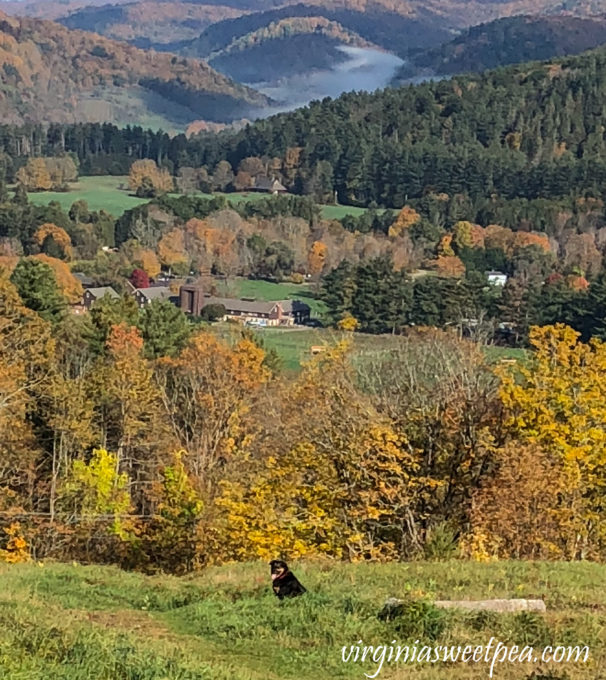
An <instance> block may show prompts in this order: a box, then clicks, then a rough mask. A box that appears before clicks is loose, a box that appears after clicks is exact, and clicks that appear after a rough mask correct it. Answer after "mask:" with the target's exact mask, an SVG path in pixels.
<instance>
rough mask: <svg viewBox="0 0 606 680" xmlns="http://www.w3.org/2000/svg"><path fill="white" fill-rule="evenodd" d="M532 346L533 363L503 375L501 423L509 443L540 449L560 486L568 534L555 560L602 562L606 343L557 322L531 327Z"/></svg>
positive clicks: (560, 503)
mask: <svg viewBox="0 0 606 680" xmlns="http://www.w3.org/2000/svg"><path fill="white" fill-rule="evenodd" d="M530 344H531V346H532V348H533V356H532V358H531V360H530V361H529V362H528V363H519V364H518V365H516V367H515V370H511V371H503V374H502V388H501V400H502V402H503V405H504V407H505V409H506V411H505V416H506V417H505V425H506V427H507V428H508V430H509V432H510V436H511V437H512V438H514V439H520V440H521V441H523V442H527V443H528V444H529V445H535V446H538V447H540V448H541V449H542V450H543V451H544V452H545V454H546V455H547V456H548V457H549V459H550V460H551V461H552V465H553V466H554V467H555V468H557V469H560V470H561V475H562V476H563V479H564V480H565V481H566V488H565V490H563V491H562V492H561V493H560V494H559V495H558V502H557V506H556V507H555V508H553V511H554V512H555V513H556V514H558V515H560V516H561V520H560V525H561V526H563V527H564V528H565V530H566V531H565V533H564V534H563V535H562V534H561V540H560V543H559V547H558V551H559V555H560V556H561V557H563V558H566V559H578V558H586V557H597V556H601V555H603V554H604V549H605V547H606V536H605V534H604V530H603V527H604V514H603V513H604V510H603V503H602V499H603V493H604V488H605V486H606V477H605V475H604V470H605V469H606V467H605V465H606V455H605V453H604V451H606V446H605V441H606V431H605V430H604V428H603V427H602V423H603V422H604V420H605V419H606V413H604V408H605V406H604V404H606V399H605V397H606V394H604V392H605V389H606V387H605V386H606V380H605V378H606V345H604V344H603V343H602V342H601V341H599V340H592V341H591V342H590V343H588V344H585V343H582V342H580V341H579V333H578V332H576V331H574V330H573V329H571V328H569V327H567V326H563V325H561V324H559V325H555V326H545V327H542V328H538V327H535V328H532V329H531V331H530Z"/></svg>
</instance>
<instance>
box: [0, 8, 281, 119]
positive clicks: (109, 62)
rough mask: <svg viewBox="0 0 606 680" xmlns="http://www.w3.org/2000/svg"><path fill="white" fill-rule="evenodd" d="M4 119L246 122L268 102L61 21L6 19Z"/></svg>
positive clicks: (196, 67)
mask: <svg viewBox="0 0 606 680" xmlns="http://www.w3.org/2000/svg"><path fill="white" fill-rule="evenodd" d="M0 66H1V67H2V71H1V73H2V78H1V87H2V92H1V98H0V116H1V117H2V120H3V121H4V122H7V123H21V122H24V121H33V122H36V121H45V122H69V121H78V122H86V121H116V122H133V121H136V122H139V123H145V122H146V121H147V122H153V121H154V120H159V121H160V122H163V123H164V124H165V125H167V124H168V125H172V126H183V125H186V124H187V123H189V122H191V121H192V120H196V119H201V118H208V119H210V120H216V121H229V120H232V119H234V118H241V117H243V116H244V115H246V113H247V112H249V111H250V110H251V109H252V108H253V107H255V106H263V105H265V104H266V103H267V99H266V98H265V97H263V96H262V95H260V94H258V93H256V92H254V91H252V90H250V89H247V88H245V87H243V86H241V85H237V84H235V83H233V82H232V81H230V80H228V79H227V78H226V77H225V76H223V75H221V74H219V73H217V72H216V71H214V70H213V69H212V68H210V67H209V66H208V65H207V64H205V63H204V62H201V61H197V60H193V59H184V58H177V57H175V56H173V55H170V54H157V53H153V52H145V51H143V50H139V49H137V48H134V47H131V46H129V45H127V44H124V43H118V42H115V41H111V40H108V39H106V38H102V37H99V36H96V35H94V34H90V33H87V32H84V31H70V30H68V29H66V28H64V27H62V26H60V25H58V24H54V23H51V22H47V21H41V20H37V19H30V18H22V19H19V18H13V17H8V16H6V15H0Z"/></svg>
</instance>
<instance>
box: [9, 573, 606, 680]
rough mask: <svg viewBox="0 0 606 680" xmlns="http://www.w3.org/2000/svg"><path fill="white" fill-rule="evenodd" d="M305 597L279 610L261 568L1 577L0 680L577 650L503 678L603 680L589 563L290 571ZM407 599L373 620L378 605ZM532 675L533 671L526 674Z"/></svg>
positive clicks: (602, 595) (209, 677)
mask: <svg viewBox="0 0 606 680" xmlns="http://www.w3.org/2000/svg"><path fill="white" fill-rule="evenodd" d="M293 566H294V571H295V572H296V574H297V576H298V577H299V578H300V579H301V581H302V582H303V584H304V585H305V586H306V587H307V588H308V593H307V594H306V595H305V596H303V597H301V598H299V599H296V600H291V601H288V600H285V601H283V602H279V601H278V600H277V599H276V598H275V597H274V596H273V594H272V592H271V588H270V586H269V578H268V577H269V574H268V572H269V570H268V567H267V565H266V564H265V563H262V562H261V563H253V564H239V565H233V566H224V567H218V568H210V569H207V570H205V571H203V572H201V573H198V574H195V575H192V576H189V577H182V578H176V577H169V576H153V577H150V576H142V575H139V574H134V573H126V572H120V571H119V570H117V569H114V568H111V567H86V566H79V565H75V564H74V565H64V564H52V563H47V564H44V565H42V564H38V563H36V562H33V563H30V564H21V565H12V566H8V565H2V566H0V580H1V582H2V589H1V590H0V677H2V678H3V680H4V679H5V680H21V679H23V680H49V679H52V680H91V679H93V678H94V680H168V679H170V680H287V679H288V680H290V679H292V680H329V679H330V680H332V679H336V678H343V679H349V678H360V680H362V679H363V678H364V677H365V676H364V673H368V674H369V675H372V674H373V673H375V672H376V670H377V664H374V663H372V662H370V663H368V662H367V663H359V662H358V663H353V662H350V663H347V664H346V663H343V662H342V660H341V649H342V647H343V646H347V647H349V645H352V644H357V643H358V641H359V640H362V642H363V644H364V645H373V646H376V645H379V644H387V645H391V644H393V643H392V641H393V640H395V641H396V643H397V644H399V645H405V644H408V645H413V644H415V642H416V641H419V643H420V645H423V644H426V645H448V646H450V645H464V644H471V645H480V644H484V645H485V644H487V643H488V641H489V640H490V638H491V637H494V638H495V639H496V640H498V641H501V642H503V643H504V644H508V645H513V644H516V645H519V646H520V647H523V646H526V645H529V646H534V647H535V649H541V650H542V648H543V647H545V646H547V645H549V646H555V645H567V646H569V645H570V646H576V645H588V646H589V648H590V658H589V661H588V662H587V663H586V664H582V663H573V662H570V663H562V664H559V665H553V664H552V665H549V666H547V665H540V664H508V663H498V664H497V667H496V669H495V672H494V677H495V678H499V679H500V680H514V679H516V680H522V679H523V680H526V679H530V678H533V679H536V680H540V679H542V680H556V679H560V680H564V679H568V680H580V679H585V678H586V679H587V680H589V679H591V680H596V679H599V678H604V677H606V676H605V675H604V670H603V669H604V668H605V667H606V636H605V635H604V631H605V626H606V592H605V591H604V588H603V584H604V581H605V580H606V567H604V566H603V565H597V564H591V563H574V564H566V563H529V562H497V563H491V564H480V563H470V562H460V561H454V560H453V561H448V562H430V563H420V562H419V563H398V564H359V565H351V564H342V563H332V562H319V563H311V562H310V563H300V564H296V565H293ZM391 596H398V597H404V598H407V601H408V602H409V606H407V608H406V611H405V613H403V614H402V616H401V617H399V618H396V619H394V620H393V621H381V620H379V619H378V618H377V613H378V612H379V611H380V609H381V606H382V604H383V602H384V601H385V599H386V598H388V597H391ZM541 597H542V598H543V599H544V600H545V602H546V604H547V613H546V614H543V615H540V614H532V613H519V614H496V613H486V612H484V613H464V612H461V611H458V612H454V611H452V610H451V611H448V612H443V611H441V610H437V609H435V607H433V606H432V605H431V604H429V603H430V602H431V600H433V599H465V598H468V599H479V598H541ZM533 673H534V674H533ZM377 677H380V678H386V679H394V680H395V679H400V678H417V679H418V680H430V679H434V678H444V679H446V678H452V679H453V680H459V679H460V680H463V679H475V678H477V679H478V680H479V679H480V678H487V677H489V668H488V666H487V664H485V663H477V664H474V663H467V664H464V663H457V664H452V663H450V664H448V665H444V664H437V665H432V664H420V665H419V664H399V665H397V666H395V665H393V664H392V665H389V664H385V665H384V667H383V670H382V671H381V672H380V673H379V674H378V676H377Z"/></svg>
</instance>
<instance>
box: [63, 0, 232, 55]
mask: <svg viewBox="0 0 606 680" xmlns="http://www.w3.org/2000/svg"><path fill="white" fill-rule="evenodd" d="M242 14H243V11H242V10H238V9H235V8H233V7H227V6H225V5H206V4H202V5H200V4H195V3H191V2H180V1H177V2H167V1H164V2H155V1H153V0H151V1H148V0H145V1H144V2H135V3H128V4H123V5H104V6H101V7H97V6H94V5H93V6H89V7H83V8H81V9H79V10H78V11H75V12H72V13H71V14H69V15H67V16H65V17H62V18H60V20H61V23H62V24H63V25H64V26H67V28H72V29H80V30H84V31H91V32H93V33H99V34H101V35H104V36H106V37H108V38H113V39H115V40H126V41H128V42H130V43H131V44H133V45H135V46H137V47H148V46H154V47H157V48H160V49H162V48H163V47H164V46H165V45H166V44H167V43H170V42H171V41H174V39H175V37H176V36H178V39H179V40H183V41H186V40H191V39H194V38H196V37H198V36H199V35H200V33H201V32H202V31H203V30H204V29H205V28H207V27H208V26H210V25H212V24H214V23H216V22H218V21H221V20H223V19H232V18H235V17H239V16H241V15H242Z"/></svg>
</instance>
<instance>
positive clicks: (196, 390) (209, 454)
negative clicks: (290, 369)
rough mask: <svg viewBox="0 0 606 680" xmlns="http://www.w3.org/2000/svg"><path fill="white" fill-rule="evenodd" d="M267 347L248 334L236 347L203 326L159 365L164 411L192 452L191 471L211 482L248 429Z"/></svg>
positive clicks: (202, 480) (264, 373) (263, 378)
mask: <svg viewBox="0 0 606 680" xmlns="http://www.w3.org/2000/svg"><path fill="white" fill-rule="evenodd" d="M264 358H265V355H264V352H263V350H262V349H260V348H259V347H258V346H257V345H255V343H253V342H251V341H250V340H247V339H242V340H240V341H239V342H238V343H237V344H236V345H235V346H234V347H233V348H231V347H229V346H228V345H226V344H225V343H223V342H221V341H220V340H219V339H218V338H217V337H216V336H214V335H212V334H210V333H205V332H199V333H196V334H195V335H194V336H192V337H191V339H190V341H189V343H188V345H187V346H186V347H185V349H184V350H183V351H182V352H181V353H180V354H179V355H178V356H176V357H175V358H173V359H168V358H165V359H161V360H160V361H159V362H158V363H157V366H156V381H157V384H158V386H159V389H160V393H161V397H162V402H163V405H164V412H165V417H166V419H167V422H168V423H170V426H171V429H172V433H173V435H174V437H175V438H176V439H177V441H178V442H179V445H180V446H181V447H182V448H183V449H184V450H186V451H187V452H188V453H189V457H188V461H189V462H188V466H189V471H190V472H191V473H192V475H193V476H194V478H195V479H197V480H200V483H204V484H205V485H207V486H208V485H210V484H211V480H212V475H213V474H214V473H215V472H216V470H217V468H218V467H220V465H221V464H222V462H224V461H226V460H229V459H230V458H231V457H232V456H233V454H234V450H235V449H237V447H238V445H239V442H240V439H241V437H243V436H245V433H244V432H242V431H241V430H240V421H241V418H242V417H243V415H244V414H245V413H246V412H247V410H248V409H249V407H250V405H251V403H253V402H254V399H255V395H256V394H257V393H258V391H259V390H260V388H261V387H262V385H263V384H264V383H265V382H266V381H267V380H268V378H269V371H268V370H267V368H266V367H265V366H264Z"/></svg>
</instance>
